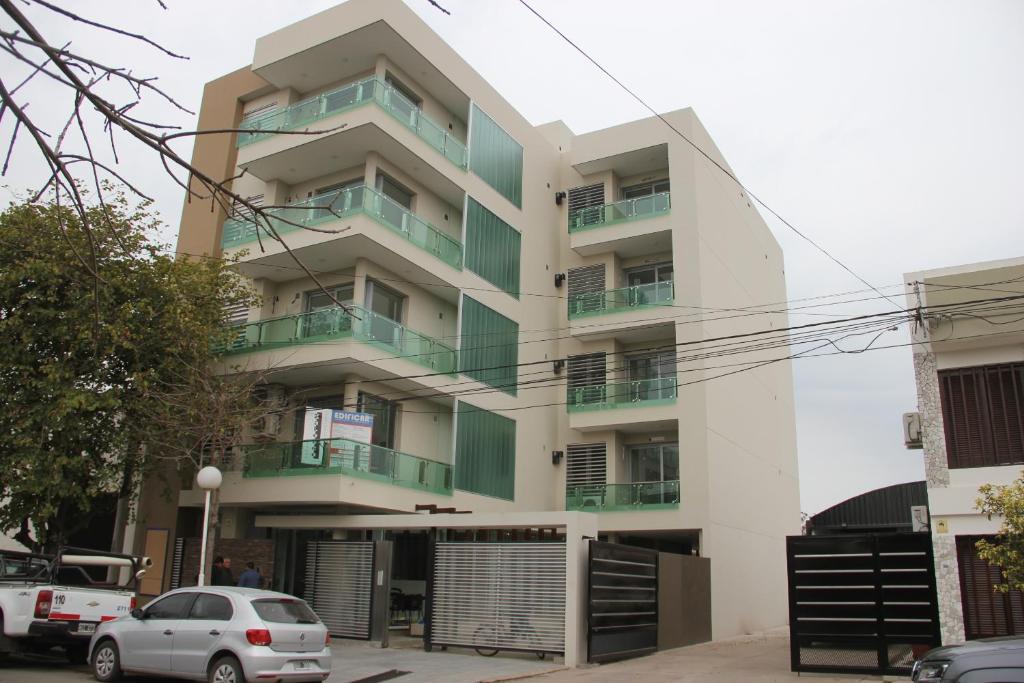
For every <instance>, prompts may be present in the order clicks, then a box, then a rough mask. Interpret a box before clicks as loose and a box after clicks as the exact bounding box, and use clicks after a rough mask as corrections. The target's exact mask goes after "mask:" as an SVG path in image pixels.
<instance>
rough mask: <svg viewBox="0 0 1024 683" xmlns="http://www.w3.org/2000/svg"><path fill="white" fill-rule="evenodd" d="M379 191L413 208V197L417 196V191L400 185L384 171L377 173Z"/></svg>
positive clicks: (394, 200) (395, 201)
mask: <svg viewBox="0 0 1024 683" xmlns="http://www.w3.org/2000/svg"><path fill="white" fill-rule="evenodd" d="M377 191H378V192H380V193H381V194H382V195H384V196H385V197H387V198H388V199H390V200H391V201H393V202H394V203H396V204H398V205H400V206H404V207H405V208H407V209H412V198H413V197H414V196H416V195H415V193H414V192H412V191H411V190H407V189H406V188H405V187H403V186H402V185H399V184H398V183H397V182H396V181H394V180H392V179H391V177H390V176H387V175H385V174H383V173H378V174H377ZM399 225H401V223H399Z"/></svg>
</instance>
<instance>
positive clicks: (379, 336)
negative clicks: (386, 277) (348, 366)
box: [358, 280, 405, 353]
mask: <svg viewBox="0 0 1024 683" xmlns="http://www.w3.org/2000/svg"><path fill="white" fill-rule="evenodd" d="M365 300H366V308H367V309H369V310H370V311H371V313H372V314H373V315H368V316H365V317H364V319H363V320H361V321H359V323H358V324H359V325H360V327H361V329H362V330H363V333H364V334H366V335H367V338H368V340H369V341H377V342H380V343H382V344H387V345H388V346H391V347H393V348H394V349H396V350H398V352H399V353H401V350H402V348H403V344H402V336H403V334H404V332H405V328H403V327H402V324H401V321H402V304H403V301H404V300H405V297H404V296H403V295H401V294H399V293H398V292H396V291H394V290H393V289H388V288H387V287H384V286H383V285H381V284H380V283H378V282H374V281H373V280H367V281H366V299H365Z"/></svg>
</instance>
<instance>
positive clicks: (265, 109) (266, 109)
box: [242, 102, 277, 122]
mask: <svg viewBox="0 0 1024 683" xmlns="http://www.w3.org/2000/svg"><path fill="white" fill-rule="evenodd" d="M276 109H277V102H268V103H267V104H264V105H262V106H259V107H253V108H252V109H248V110H246V111H245V112H243V113H242V121H243V122H245V121H251V120H252V119H255V118H259V117H260V116H266V115H267V114H269V113H271V112H273V111H275V110H276Z"/></svg>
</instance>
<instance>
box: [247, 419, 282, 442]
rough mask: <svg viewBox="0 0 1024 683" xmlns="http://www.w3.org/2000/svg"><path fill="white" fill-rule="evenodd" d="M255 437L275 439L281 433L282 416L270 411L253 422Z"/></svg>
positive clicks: (262, 439)
mask: <svg viewBox="0 0 1024 683" xmlns="http://www.w3.org/2000/svg"><path fill="white" fill-rule="evenodd" d="M252 431H253V435H252V436H253V438H254V439H256V440H257V441H273V440H274V439H275V438H276V437H277V435H278V434H280V433H281V416H280V415H279V414H277V413H269V414H267V415H264V416H263V417H261V418H259V419H258V420H256V421H255V422H253V424H252Z"/></svg>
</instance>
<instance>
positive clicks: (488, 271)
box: [466, 197, 522, 299]
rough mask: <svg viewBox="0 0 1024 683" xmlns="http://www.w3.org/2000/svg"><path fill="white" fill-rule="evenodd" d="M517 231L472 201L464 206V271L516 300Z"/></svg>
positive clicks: (517, 283)
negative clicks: (469, 272)
mask: <svg viewBox="0 0 1024 683" xmlns="http://www.w3.org/2000/svg"><path fill="white" fill-rule="evenodd" d="M521 240H522V238H521V236H520V234H519V231H518V230H516V229H515V228H513V227H512V226H511V225H509V224H508V223H506V222H505V221H503V220H501V219H500V218H498V217H497V216H495V215H494V214H493V213H491V212H490V211H488V210H487V209H485V208H484V207H483V206H482V205H481V204H480V203H479V202H477V201H476V200H475V199H473V198H472V197H469V198H468V201H467V205H466V268H468V269H470V270H471V271H473V272H474V273H476V274H477V275H479V276H480V277H482V278H483V279H485V280H487V281H488V282H490V283H491V284H492V285H495V286H497V287H499V288H501V290H502V291H504V292H506V293H508V294H511V295H512V296H514V297H516V298H517V299H518V298H519V254H520V243H521Z"/></svg>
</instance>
